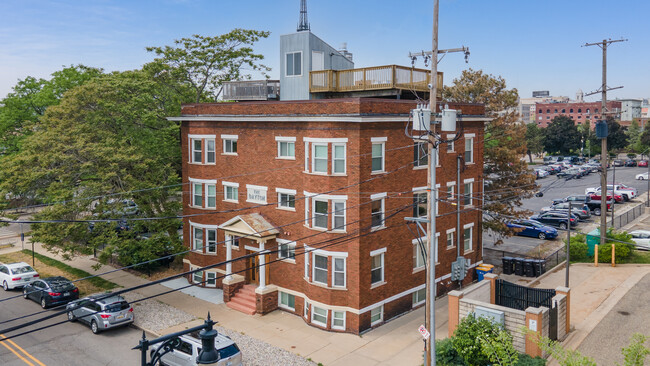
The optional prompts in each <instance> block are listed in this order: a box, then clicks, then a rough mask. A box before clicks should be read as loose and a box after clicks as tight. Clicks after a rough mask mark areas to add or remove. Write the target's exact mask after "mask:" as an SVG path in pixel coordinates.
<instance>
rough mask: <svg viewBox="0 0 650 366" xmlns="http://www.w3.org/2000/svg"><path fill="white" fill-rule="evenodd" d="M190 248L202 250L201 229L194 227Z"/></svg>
mask: <svg viewBox="0 0 650 366" xmlns="http://www.w3.org/2000/svg"><path fill="white" fill-rule="evenodd" d="M193 231H194V233H193V234H194V235H193V238H192V239H193V245H192V250H203V229H202V228H200V227H194V230H193Z"/></svg>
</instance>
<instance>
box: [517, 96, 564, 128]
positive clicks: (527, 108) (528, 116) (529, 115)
mask: <svg viewBox="0 0 650 366" xmlns="http://www.w3.org/2000/svg"><path fill="white" fill-rule="evenodd" d="M568 101H569V97H561V96H560V97H554V96H551V95H550V93H549V92H548V91H547V90H543V91H534V92H533V97H532V98H520V99H519V105H518V107H517V111H518V112H519V121H520V122H522V123H526V124H528V123H533V122H535V116H536V112H535V111H536V110H535V106H536V105H537V103H551V102H563V103H566V102H568Z"/></svg>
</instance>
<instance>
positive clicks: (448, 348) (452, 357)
mask: <svg viewBox="0 0 650 366" xmlns="http://www.w3.org/2000/svg"><path fill="white" fill-rule="evenodd" d="M436 364H438V365H440V366H464V365H465V362H464V361H463V359H462V358H461V357H460V355H458V352H456V349H454V345H453V344H452V341H451V339H449V338H445V339H441V340H439V341H436Z"/></svg>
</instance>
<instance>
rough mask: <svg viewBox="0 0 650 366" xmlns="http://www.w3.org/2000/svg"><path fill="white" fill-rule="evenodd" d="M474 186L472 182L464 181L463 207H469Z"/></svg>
mask: <svg viewBox="0 0 650 366" xmlns="http://www.w3.org/2000/svg"><path fill="white" fill-rule="evenodd" d="M473 185H474V181H473V180H471V179H470V181H465V186H464V187H463V188H464V192H463V205H465V206H471V205H472V195H473V192H472V190H473V189H472V187H473Z"/></svg>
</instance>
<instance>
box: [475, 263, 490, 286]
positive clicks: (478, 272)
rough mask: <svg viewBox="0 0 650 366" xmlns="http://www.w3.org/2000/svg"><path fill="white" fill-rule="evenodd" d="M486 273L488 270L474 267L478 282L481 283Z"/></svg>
mask: <svg viewBox="0 0 650 366" xmlns="http://www.w3.org/2000/svg"><path fill="white" fill-rule="evenodd" d="M486 273H488V270H487V269H486V268H483V267H481V266H478V267H476V275H477V276H478V282H481V281H483V278H485V274H486Z"/></svg>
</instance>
